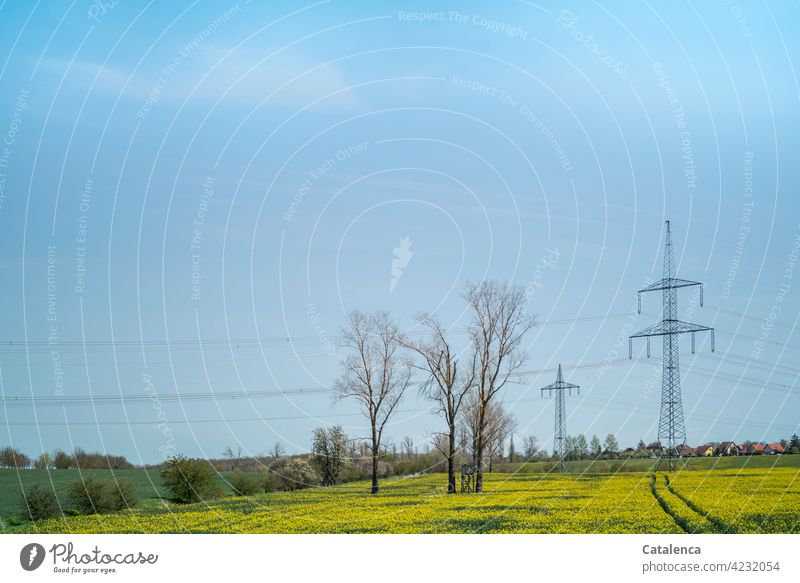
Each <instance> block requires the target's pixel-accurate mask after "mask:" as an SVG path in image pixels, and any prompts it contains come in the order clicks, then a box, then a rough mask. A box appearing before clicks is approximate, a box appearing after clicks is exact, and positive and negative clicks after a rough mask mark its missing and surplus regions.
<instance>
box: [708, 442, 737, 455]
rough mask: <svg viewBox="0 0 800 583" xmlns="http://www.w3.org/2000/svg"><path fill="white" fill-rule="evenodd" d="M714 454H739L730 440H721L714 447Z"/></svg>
mask: <svg viewBox="0 0 800 583" xmlns="http://www.w3.org/2000/svg"><path fill="white" fill-rule="evenodd" d="M714 455H739V448H737V447H736V444H735V443H733V442H732V441H721V442H720V443H719V445H718V446H717V447H716V448H715V449H714Z"/></svg>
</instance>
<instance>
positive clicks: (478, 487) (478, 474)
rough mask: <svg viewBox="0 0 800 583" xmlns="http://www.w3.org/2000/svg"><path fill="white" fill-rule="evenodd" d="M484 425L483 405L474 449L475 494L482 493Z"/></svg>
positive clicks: (479, 415)
mask: <svg viewBox="0 0 800 583" xmlns="http://www.w3.org/2000/svg"><path fill="white" fill-rule="evenodd" d="M485 423H486V417H485V410H484V405H483V404H481V409H480V412H479V414H478V435H477V439H476V442H477V444H476V447H475V466H476V469H475V492H483V446H484V443H483V432H484V431H485V430H486V428H485Z"/></svg>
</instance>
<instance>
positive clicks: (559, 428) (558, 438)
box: [542, 364, 581, 472]
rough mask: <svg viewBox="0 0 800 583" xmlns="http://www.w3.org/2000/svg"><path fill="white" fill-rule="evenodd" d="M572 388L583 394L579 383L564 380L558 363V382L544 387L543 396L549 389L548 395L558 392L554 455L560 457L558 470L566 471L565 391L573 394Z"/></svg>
mask: <svg viewBox="0 0 800 583" xmlns="http://www.w3.org/2000/svg"><path fill="white" fill-rule="evenodd" d="M572 389H576V390H577V392H578V394H579V395H580V394H581V388H580V387H579V386H578V385H573V384H571V383H567V382H564V376H563V375H562V374H561V364H559V365H558V376H556V382H554V383H552V384H549V385H547V386H546V387H542V397H544V392H545V391H549V393H548V396H550V397H552V396H553V391H555V392H556V414H555V433H554V434H553V455H554V457H556V458H557V459H558V471H560V472H563V471H564V441H565V439H566V437H567V407H566V404H565V403H564V391H569V394H570V396H572Z"/></svg>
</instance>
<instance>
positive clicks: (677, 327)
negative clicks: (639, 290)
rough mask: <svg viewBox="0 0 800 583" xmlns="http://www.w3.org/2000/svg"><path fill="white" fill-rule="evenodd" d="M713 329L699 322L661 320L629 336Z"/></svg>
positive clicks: (641, 336) (636, 336) (637, 336)
mask: <svg viewBox="0 0 800 583" xmlns="http://www.w3.org/2000/svg"><path fill="white" fill-rule="evenodd" d="M707 330H713V328H710V327H708V326H702V325H700V324H692V323H691V322H684V321H682V320H662V321H661V322H658V323H657V324H653V325H652V326H648V327H647V328H645V329H644V330H641V331H639V332H637V333H636V334H632V335H631V336H630V337H631V338H645V337H647V336H663V335H665V334H686V333H688V332H705V331H707Z"/></svg>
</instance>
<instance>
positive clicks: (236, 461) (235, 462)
mask: <svg viewBox="0 0 800 583" xmlns="http://www.w3.org/2000/svg"><path fill="white" fill-rule="evenodd" d="M222 455H223V456H224V457H225V459H227V460H228V461H229V462H230V463H231V471H232V472H234V471H236V470H238V469H239V466H240V465H241V464H242V459H244V452H243V451H242V446H241V445H237V446H236V451H233V448H232V447H231V446H230V445H229V446H228V447H226V448H225V451H223V452H222Z"/></svg>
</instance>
